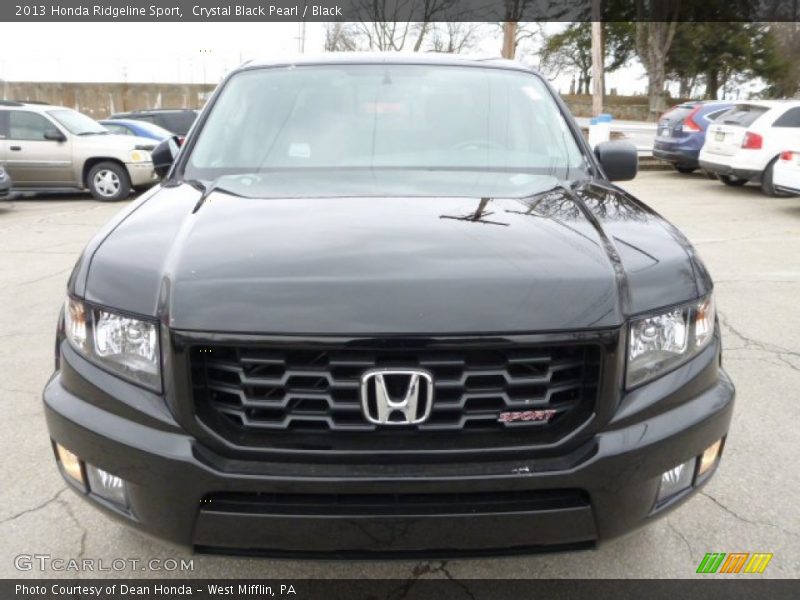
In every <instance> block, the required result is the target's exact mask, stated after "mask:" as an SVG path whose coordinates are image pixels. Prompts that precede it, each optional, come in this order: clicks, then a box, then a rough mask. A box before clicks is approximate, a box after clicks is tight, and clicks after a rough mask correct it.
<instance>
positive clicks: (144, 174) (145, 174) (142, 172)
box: [125, 162, 159, 187]
mask: <svg viewBox="0 0 800 600" xmlns="http://www.w3.org/2000/svg"><path fill="white" fill-rule="evenodd" d="M125 168H126V169H127V170H128V176H129V177H130V178H131V186H133V187H146V186H150V185H155V184H156V183H158V182H159V179H158V175H156V172H155V171H154V170H153V163H151V162H141V163H126V164H125Z"/></svg>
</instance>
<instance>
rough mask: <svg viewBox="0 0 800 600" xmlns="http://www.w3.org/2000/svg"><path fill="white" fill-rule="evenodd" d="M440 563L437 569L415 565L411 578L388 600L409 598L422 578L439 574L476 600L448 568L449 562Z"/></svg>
mask: <svg viewBox="0 0 800 600" xmlns="http://www.w3.org/2000/svg"><path fill="white" fill-rule="evenodd" d="M438 563H439V564H438V566H435V567H434V566H432V564H431V563H430V562H424V563H418V564H416V565H414V567H413V568H412V569H411V577H409V578H408V579H406V581H405V582H403V584H402V585H401V586H400V587H398V588H395V589H394V590H392V591H390V592H389V593H388V594H387V596H386V600H402V599H403V598H405V597H406V596H408V594H409V592H411V588H413V587H414V585H415V584H416V583H417V582H418V581H419V580H420V578H421V577H423V576H425V575H435V574H437V573H440V574H442V575H444V576H445V577H446V578H447V579H449V580H450V581H451V582H453V583H454V584H455V585H456V586H457V587H458V588H459V589H460V590H462V591H463V592H464V593H465V594H466V595H467V596H468V597H469V598H470V599H471V600H476V597H475V594H474V593H473V592H472V590H470V589H469V586H467V584H466V583H464V581H462V580H460V579H457V578H456V577H455V576H453V574H452V573H450V570H449V569H448V568H447V565H448V563H449V561H446V560H440V561H438Z"/></svg>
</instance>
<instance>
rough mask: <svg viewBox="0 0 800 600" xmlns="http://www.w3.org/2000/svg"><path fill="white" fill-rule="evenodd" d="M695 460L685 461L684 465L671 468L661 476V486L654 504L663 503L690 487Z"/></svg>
mask: <svg viewBox="0 0 800 600" xmlns="http://www.w3.org/2000/svg"><path fill="white" fill-rule="evenodd" d="M694 465H695V459H694V458H692V459H691V460H687V461H686V462H685V463H683V464H681V465H678V466H677V467H673V468H672V469H670V470H669V471H664V473H662V474H661V485H660V486H659V488H658V498H657V499H656V502H663V501H664V500H666V499H668V498H671V497H672V496H674V495H675V494H678V493H680V492H682V491H684V490H687V489H689V488H690V487H692V478H693V477H694Z"/></svg>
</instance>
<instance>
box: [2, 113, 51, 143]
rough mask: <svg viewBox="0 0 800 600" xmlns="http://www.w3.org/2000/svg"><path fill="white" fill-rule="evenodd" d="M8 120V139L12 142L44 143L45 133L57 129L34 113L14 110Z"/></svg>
mask: <svg viewBox="0 0 800 600" xmlns="http://www.w3.org/2000/svg"><path fill="white" fill-rule="evenodd" d="M8 120H9V123H8V125H9V127H8V129H9V133H8V137H9V139H12V140H35V141H44V139H45V138H44V133H45V131H48V130H52V129H55V126H54V125H53V124H52V123H51V122H50V121H48V120H47V119H45V118H44V117H43V116H42V115H39V114H36V113H32V112H25V111H21V110H12V111H10V113H9V119H8Z"/></svg>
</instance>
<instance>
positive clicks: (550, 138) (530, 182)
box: [184, 64, 586, 197]
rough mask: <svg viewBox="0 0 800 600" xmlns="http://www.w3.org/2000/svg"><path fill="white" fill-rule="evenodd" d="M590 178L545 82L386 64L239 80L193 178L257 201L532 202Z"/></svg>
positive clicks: (510, 74) (212, 119) (196, 150)
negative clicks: (545, 190)
mask: <svg viewBox="0 0 800 600" xmlns="http://www.w3.org/2000/svg"><path fill="white" fill-rule="evenodd" d="M585 174H586V163H585V160H584V157H583V155H582V153H581V151H580V149H579V147H578V145H577V144H576V142H575V139H574V137H573V135H572V133H571V131H570V129H569V128H568V127H567V124H566V122H565V121H564V118H563V117H562V115H561V112H560V110H559V108H558V106H557V104H556V103H555V101H554V99H553V97H552V95H551V93H550V91H549V90H548V88H547V87H546V86H545V85H544V83H543V82H542V81H541V79H540V78H539V77H538V76H536V75H534V74H532V73H528V72H524V71H515V70H509V69H497V68H488V67H485V68H484V67H466V66H465V67H455V66H442V65H386V64H380V65H326V66H297V67H291V66H290V67H282V68H260V69H253V70H249V71H242V72H241V73H239V74H237V75H235V76H233V77H232V78H231V79H230V80H229V81H228V83H227V84H226V85H225V88H224V89H223V90H222V91H221V93H220V96H219V98H218V99H217V100H216V102H215V104H214V106H213V107H212V108H211V113H210V114H209V116H208V119H207V121H206V122H205V124H204V125H203V127H202V129H201V130H200V132H199V137H198V139H197V141H196V143H195V145H194V147H193V148H192V150H191V154H190V156H189V157H188V158H187V161H186V163H185V167H184V178H185V179H197V180H201V181H216V180H219V179H220V178H224V187H225V188H228V189H233V191H235V192H236V193H238V194H241V195H245V196H260V197H267V196H283V197H287V196H290V197H291V196H332V195H337V196H340V195H361V196H397V195H404V196H406V195H414V196H431V195H439V196H441V195H448V196H464V195H471V196H474V195H481V196H524V195H528V194H530V193H532V192H533V191H538V190H541V188H542V186H543V185H548V184H549V185H552V184H553V183H554V182H555V181H557V180H564V179H573V178H578V177H582V176H585ZM222 183H223V182H220V184H222ZM234 188H235V189H234Z"/></svg>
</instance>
